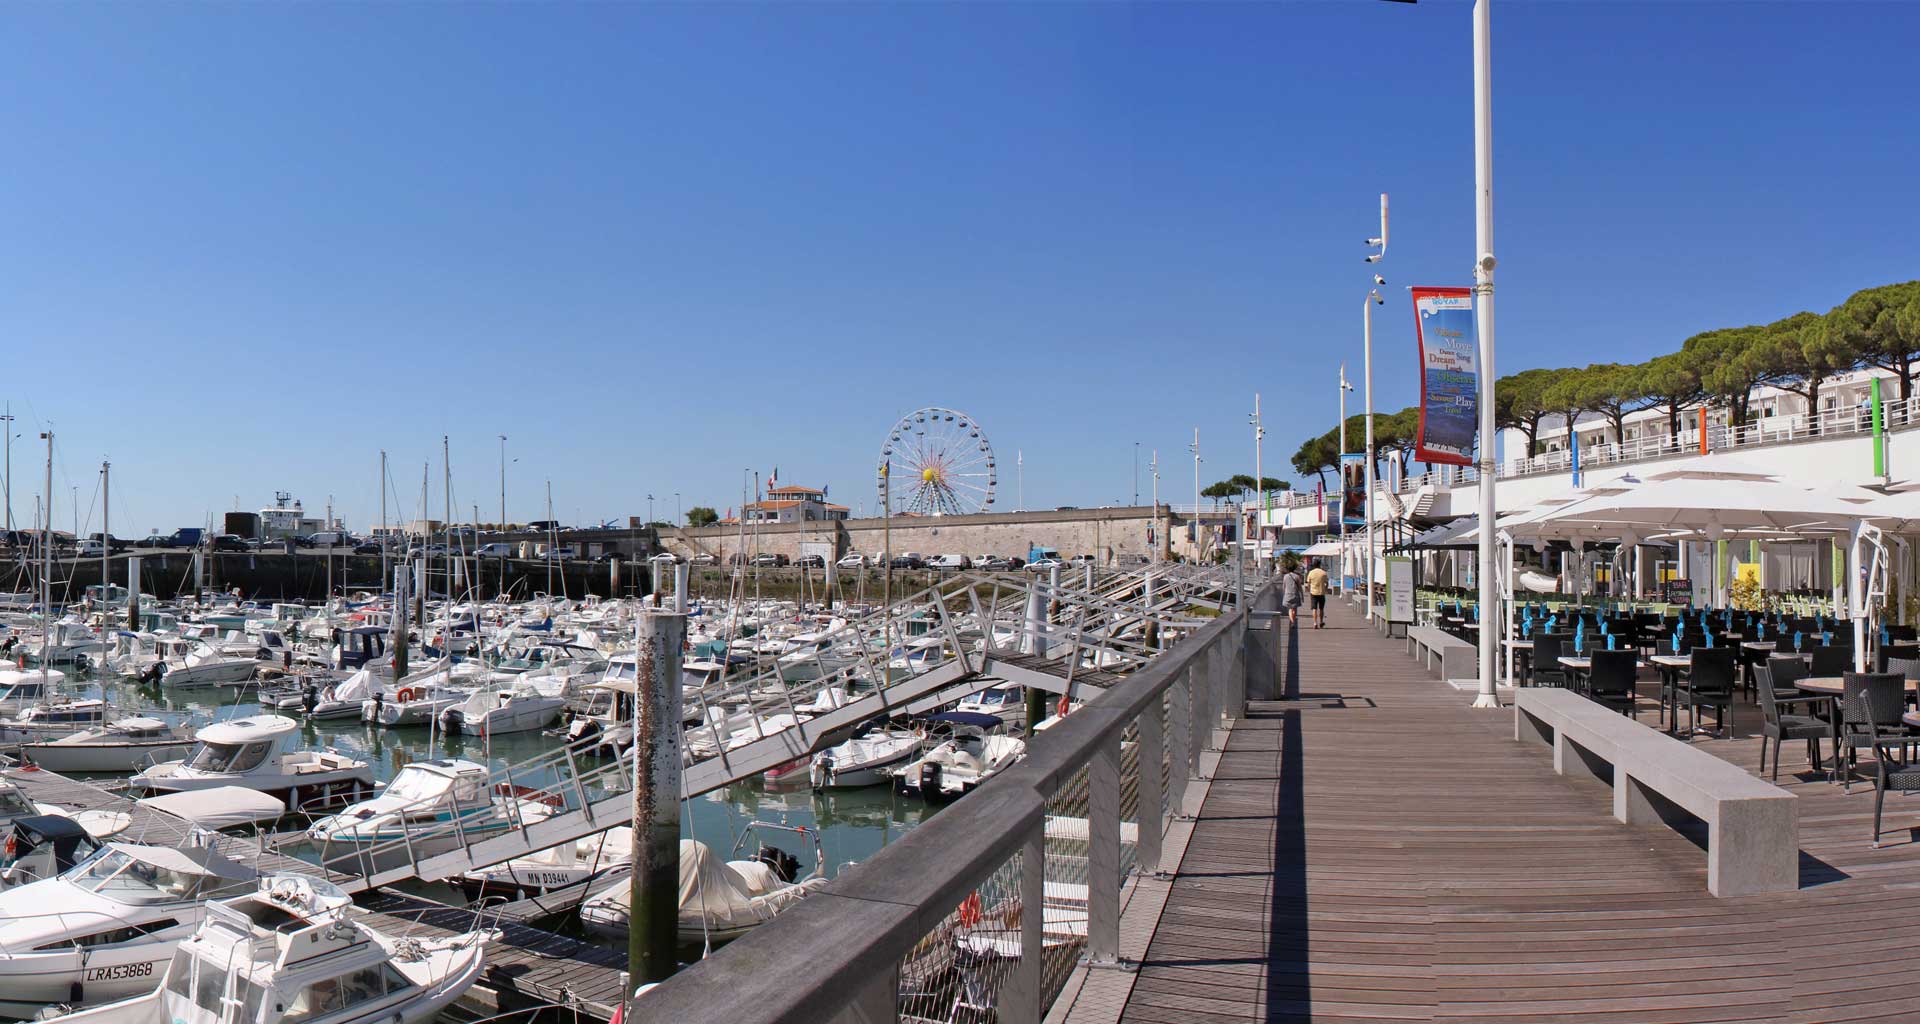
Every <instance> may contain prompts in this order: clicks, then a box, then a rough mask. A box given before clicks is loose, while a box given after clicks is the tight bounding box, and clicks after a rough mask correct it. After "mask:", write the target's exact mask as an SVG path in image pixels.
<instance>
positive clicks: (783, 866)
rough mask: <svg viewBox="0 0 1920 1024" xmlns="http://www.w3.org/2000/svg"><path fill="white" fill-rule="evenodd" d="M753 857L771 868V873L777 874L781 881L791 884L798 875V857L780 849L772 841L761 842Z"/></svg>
mask: <svg viewBox="0 0 1920 1024" xmlns="http://www.w3.org/2000/svg"><path fill="white" fill-rule="evenodd" d="M753 859H754V860H757V861H759V862H760V863H762V864H765V865H766V866H767V867H768V868H771V869H772V870H773V873H774V874H775V875H778V876H779V877H780V880H781V881H782V882H786V883H787V884H789V885H791V884H793V880H794V879H795V878H797V877H799V874H800V858H798V857H795V856H794V855H793V854H791V853H788V852H787V851H785V850H782V849H781V848H779V847H778V846H775V845H773V844H772V843H761V844H760V849H758V850H756V851H755V852H754V854H753Z"/></svg>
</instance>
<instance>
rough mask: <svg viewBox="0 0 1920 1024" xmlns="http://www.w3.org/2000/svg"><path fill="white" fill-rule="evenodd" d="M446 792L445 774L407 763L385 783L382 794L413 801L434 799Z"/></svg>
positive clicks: (409, 801) (408, 801)
mask: <svg viewBox="0 0 1920 1024" xmlns="http://www.w3.org/2000/svg"><path fill="white" fill-rule="evenodd" d="M446 792H447V777H446V776H444V775H436V774H434V773H433V772H429V771H425V770H422V769H420V768H415V767H413V766H412V765H408V766H407V767H405V768H402V769H400V773H399V774H398V775H395V776H394V777H393V781H392V782H389V783H387V791H386V792H385V793H384V794H382V795H384V796H390V797H392V798H394V799H395V800H403V801H406V802H407V803H413V802H414V801H416V800H418V801H426V800H435V799H438V798H440V797H442V796H445V795H446Z"/></svg>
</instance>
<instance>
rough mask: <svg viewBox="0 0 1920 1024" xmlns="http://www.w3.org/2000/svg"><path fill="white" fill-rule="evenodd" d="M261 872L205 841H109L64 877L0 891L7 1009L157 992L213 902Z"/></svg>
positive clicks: (0, 992)
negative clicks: (176, 845) (182, 845)
mask: <svg viewBox="0 0 1920 1024" xmlns="http://www.w3.org/2000/svg"><path fill="white" fill-rule="evenodd" d="M254 876H255V872H254V870H253V869H252V868H250V867H248V866H247V865H245V864H242V863H240V862H238V861H235V860H232V859H230V858H228V857H225V856H223V855H221V854H219V853H217V852H215V851H214V850H212V849H210V848H208V847H188V848H186V849H173V848H171V847H164V846H136V845H133V844H129V843H108V844H106V845H104V846H102V847H100V848H99V849H98V850H97V851H95V852H94V854H93V855H92V856H91V857H88V858H87V859H86V860H83V861H81V862H80V863H78V864H76V865H74V866H73V867H72V868H71V869H69V870H68V871H66V872H65V873H63V874H61V875H59V876H57V877H54V878H48V879H43V880H41V881H37V882H31V883H29V884H26V885H23V886H20V887H19V888H16V889H9V890H7V891H6V892H0V1009H4V1010H6V1011H8V1012H12V1013H16V1014H19V1015H22V1016H31V1015H32V1014H33V1013H34V1012H35V1011H36V1010H38V1009H39V1008H41V1007H43V1006H46V1005H48V1004H51V1003H68V1004H78V1005H86V1004H91V1003H101V1002H106V1001H108V1000H113V999H123V998H125V997H127V996H131V995H135V994H138V993H142V992H147V991H151V990H152V989H153V987H154V985H156V984H158V982H159V980H160V977H161V976H162V975H163V974H164V973H165V972H166V966H167V961H168V960H169V959H171V958H172V957H173V951H174V948H175V947H176V946H177V945H178V944H179V943H180V941H181V940H182V939H184V938H186V937H187V936H188V935H191V934H192V933H193V930H194V928H195V926H197V925H198V923H199V921H200V918H201V917H202V916H203V915H204V913H205V908H206V907H207V905H208V904H207V902H206V901H207V900H208V899H209V898H212V897H217V896H219V895H221V894H222V893H223V892H230V891H231V890H232V889H233V887H234V886H236V885H243V884H251V882H252V880H253V878H254Z"/></svg>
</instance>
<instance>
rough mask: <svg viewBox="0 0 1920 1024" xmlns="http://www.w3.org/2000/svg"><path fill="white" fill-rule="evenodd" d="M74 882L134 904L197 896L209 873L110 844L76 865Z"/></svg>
mask: <svg viewBox="0 0 1920 1024" xmlns="http://www.w3.org/2000/svg"><path fill="white" fill-rule="evenodd" d="M68 877H69V879H70V880H71V881H72V882H73V884H75V885H77V886H79V887H80V888H82V889H85V890H86V891H88V892H90V893H93V894H94V895H96V896H105V897H106V898H108V899H110V900H113V901H114V902H116V903H126V904H130V905H138V904H146V903H175V902H179V901H181V900H189V899H193V898H195V897H197V896H198V895H199V892H200V888H201V885H202V883H204V882H206V881H208V878H207V876H206V875H196V874H188V873H186V872H183V871H176V870H174V869H172V868H166V867H161V866H160V865H158V864H149V863H147V862H146V861H142V860H136V859H134V858H132V857H129V856H127V855H126V854H124V853H122V852H120V851H119V850H116V849H113V848H112V847H106V848H103V849H101V850H100V851H99V852H97V853H95V854H94V855H93V856H92V857H89V858H87V859H86V860H84V861H81V862H80V863H79V864H76V865H74V868H73V871H72V872H71V873H70V875H69V876H68Z"/></svg>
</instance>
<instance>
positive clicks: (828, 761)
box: [807, 754, 833, 789]
mask: <svg viewBox="0 0 1920 1024" xmlns="http://www.w3.org/2000/svg"><path fill="white" fill-rule="evenodd" d="M832 778H833V758H831V757H828V756H826V755H825V754H822V755H820V756H819V757H816V758H814V759H813V764H812V765H811V766H810V767H809V768H808V770H807V781H808V782H810V783H812V784H813V788H815V789H825V788H827V782H828V781H829V780H831V779H832Z"/></svg>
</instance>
